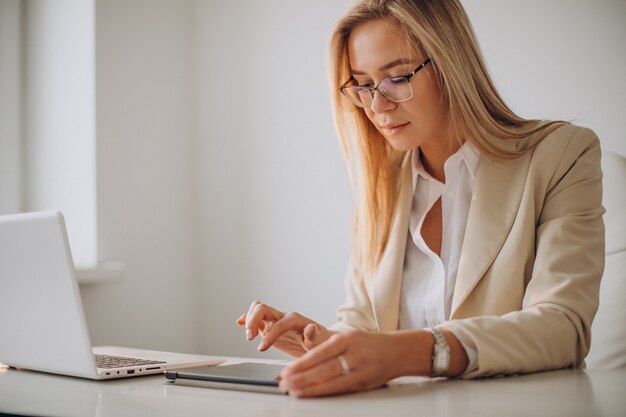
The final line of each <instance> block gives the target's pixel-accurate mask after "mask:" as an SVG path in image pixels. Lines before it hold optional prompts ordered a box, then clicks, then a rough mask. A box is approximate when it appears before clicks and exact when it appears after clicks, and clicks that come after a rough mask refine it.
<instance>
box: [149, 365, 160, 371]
mask: <svg viewBox="0 0 626 417" xmlns="http://www.w3.org/2000/svg"><path fill="white" fill-rule="evenodd" d="M155 369H161V367H160V366H155V367H152V368H146V371H154V370H155Z"/></svg>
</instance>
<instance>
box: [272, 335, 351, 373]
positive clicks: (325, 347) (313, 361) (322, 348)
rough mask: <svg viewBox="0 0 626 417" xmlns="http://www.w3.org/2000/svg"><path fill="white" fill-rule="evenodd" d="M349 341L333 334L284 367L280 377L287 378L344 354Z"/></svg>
mask: <svg viewBox="0 0 626 417" xmlns="http://www.w3.org/2000/svg"><path fill="white" fill-rule="evenodd" d="M348 344H349V340H348V338H347V337H345V336H344V335H340V334H335V335H333V336H331V337H330V338H329V339H328V340H327V341H326V342H324V343H322V344H320V345H318V346H316V347H315V348H313V349H311V350H309V351H308V352H307V353H305V354H304V355H302V356H301V357H300V358H299V359H298V360H297V361H295V362H294V363H292V364H290V365H288V366H286V367H285V368H284V369H283V370H282V372H281V377H283V378H287V377H288V375H289V374H292V373H296V372H302V371H304V370H307V369H310V368H313V367H315V366H317V365H319V364H321V363H323V362H325V361H327V360H329V359H330V358H333V357H336V356H339V355H341V354H343V353H345V352H346V350H347V349H348Z"/></svg>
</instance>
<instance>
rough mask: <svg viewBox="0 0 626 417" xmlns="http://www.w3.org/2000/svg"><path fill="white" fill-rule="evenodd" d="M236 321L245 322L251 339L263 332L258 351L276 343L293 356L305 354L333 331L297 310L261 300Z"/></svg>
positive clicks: (254, 303)
mask: <svg viewBox="0 0 626 417" xmlns="http://www.w3.org/2000/svg"><path fill="white" fill-rule="evenodd" d="M237 324H238V325H239V326H245V329H246V338H247V339H248V340H253V339H254V338H255V337H257V336H258V335H259V334H260V335H261V337H262V338H263V339H262V340H261V343H260V344H259V348H258V349H259V351H261V352H264V351H266V350H267V349H269V348H270V347H271V346H274V347H275V348H276V349H278V350H280V351H281V352H285V353H287V354H288V355H291V356H294V357H299V356H302V355H304V354H305V353H306V352H308V351H309V350H311V349H313V348H314V347H315V346H317V345H319V344H320V343H322V342H324V341H326V340H328V338H330V336H332V335H333V334H334V332H332V331H330V330H328V329H327V328H325V327H324V326H322V325H321V324H318V323H316V322H314V321H313V320H311V319H308V318H306V317H304V316H302V315H300V314H298V313H287V314H285V313H283V312H281V311H278V310H276V309H275V308H272V307H270V306H268V305H266V304H263V303H261V302H260V301H255V302H253V303H252V304H251V305H250V308H249V309H248V312H247V313H245V314H242V315H241V317H239V319H238V320H237Z"/></svg>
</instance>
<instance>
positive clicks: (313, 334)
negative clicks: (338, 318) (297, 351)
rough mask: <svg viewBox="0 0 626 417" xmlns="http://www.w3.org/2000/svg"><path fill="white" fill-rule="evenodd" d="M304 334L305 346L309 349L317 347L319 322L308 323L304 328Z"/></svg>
mask: <svg viewBox="0 0 626 417" xmlns="http://www.w3.org/2000/svg"><path fill="white" fill-rule="evenodd" d="M303 335H304V346H305V347H306V348H307V349H309V350H310V349H312V348H313V347H315V346H316V343H315V341H316V339H317V336H318V328H317V324H315V323H311V324H307V325H306V327H305V328H304V332H303Z"/></svg>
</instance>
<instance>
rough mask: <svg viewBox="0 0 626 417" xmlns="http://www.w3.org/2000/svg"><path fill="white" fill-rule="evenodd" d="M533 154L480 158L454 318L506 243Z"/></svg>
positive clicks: (460, 265) (457, 281) (462, 252)
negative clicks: (504, 158) (494, 158)
mask: <svg viewBox="0 0 626 417" xmlns="http://www.w3.org/2000/svg"><path fill="white" fill-rule="evenodd" d="M529 162H530V155H529V154H526V155H525V156H522V157H520V158H518V159H515V160H513V161H502V162H493V161H490V160H488V159H486V158H481V161H480V165H479V166H478V171H477V173H476V182H475V183H474V191H473V193H472V202H471V204H470V210H469V215H468V218H467V226H466V229H465V237H464V239H463V248H462V250H461V259H460V260H459V272H458V275H457V278H456V285H455V288H454V296H453V298H452V312H451V318H455V317H454V314H455V312H456V310H457V309H458V308H459V306H461V304H463V302H464V301H465V300H466V299H467V297H468V296H469V294H470V292H471V291H472V290H473V289H474V287H475V286H476V284H478V282H479V281H480V279H481V278H482V277H483V276H484V275H485V273H486V272H487V269H489V266H490V265H491V264H492V263H493V261H494V259H495V258H496V256H497V255H498V253H499V252H500V249H501V248H502V245H503V244H504V242H505V240H506V238H507V236H508V235H509V232H510V230H511V227H512V225H513V221H514V220H515V216H516V214H517V212H518V209H519V205H520V202H521V199H522V192H523V188H524V184H525V182H526V175H527V172H528V166H529Z"/></svg>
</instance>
